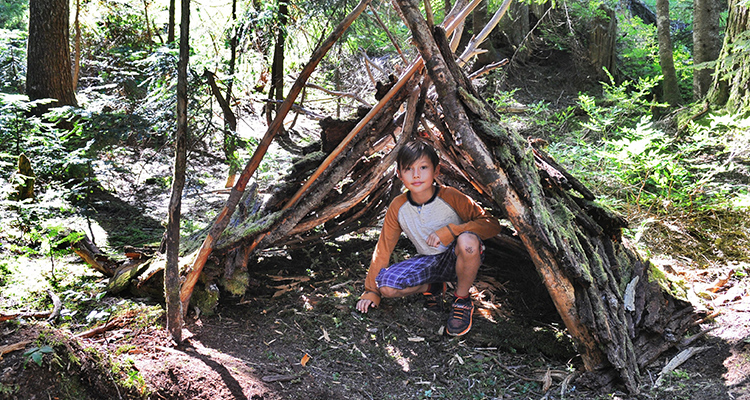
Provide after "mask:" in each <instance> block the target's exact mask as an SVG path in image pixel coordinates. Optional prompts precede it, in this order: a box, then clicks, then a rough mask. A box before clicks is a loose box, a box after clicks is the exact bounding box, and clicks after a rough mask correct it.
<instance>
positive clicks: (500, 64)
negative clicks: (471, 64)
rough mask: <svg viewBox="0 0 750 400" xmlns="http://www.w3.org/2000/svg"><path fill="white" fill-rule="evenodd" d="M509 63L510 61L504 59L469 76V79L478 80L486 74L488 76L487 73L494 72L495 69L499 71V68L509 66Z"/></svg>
mask: <svg viewBox="0 0 750 400" xmlns="http://www.w3.org/2000/svg"><path fill="white" fill-rule="evenodd" d="M508 62H509V61H508V59H507V58H504V59H502V60H500V61H498V62H496V63H492V64H489V65H485V66H484V67H482V68H480V69H478V70H476V71H474V72H473V73H472V74H471V75H469V76H468V78H469V80H474V79H477V78H479V77H480V76H482V75H484V74H487V73H489V72H490V71H492V70H494V69H498V68H500V67H502V66H503V65H505V64H508Z"/></svg>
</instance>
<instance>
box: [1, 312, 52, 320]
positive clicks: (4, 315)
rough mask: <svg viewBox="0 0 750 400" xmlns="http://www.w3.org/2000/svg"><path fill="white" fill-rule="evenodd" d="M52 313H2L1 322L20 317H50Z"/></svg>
mask: <svg viewBox="0 0 750 400" xmlns="http://www.w3.org/2000/svg"><path fill="white" fill-rule="evenodd" d="M50 315H52V311H28V312H10V313H0V322H3V321H10V320H14V319H18V318H49V316H50Z"/></svg>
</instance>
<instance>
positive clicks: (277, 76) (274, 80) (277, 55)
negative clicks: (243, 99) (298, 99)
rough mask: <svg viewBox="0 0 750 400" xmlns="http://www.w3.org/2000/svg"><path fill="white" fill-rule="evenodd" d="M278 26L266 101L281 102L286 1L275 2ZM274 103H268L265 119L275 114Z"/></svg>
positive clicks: (269, 118) (286, 15)
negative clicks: (277, 9)
mask: <svg viewBox="0 0 750 400" xmlns="http://www.w3.org/2000/svg"><path fill="white" fill-rule="evenodd" d="M276 3H277V5H278V8H279V11H278V26H277V28H276V29H277V32H276V44H275V45H274V48H273V63H272V64H271V88H270V89H269V90H268V99H269V100H277V101H281V100H283V99H284V44H285V42H286V23H287V19H288V17H289V7H288V5H287V0H277V2H276ZM274 104H276V103H272V102H268V103H267V105H266V113H267V114H266V118H267V119H268V121H269V125H270V123H271V120H272V119H273V113H272V112H271V111H272V110H273V111H275V112H277V111H278V106H274Z"/></svg>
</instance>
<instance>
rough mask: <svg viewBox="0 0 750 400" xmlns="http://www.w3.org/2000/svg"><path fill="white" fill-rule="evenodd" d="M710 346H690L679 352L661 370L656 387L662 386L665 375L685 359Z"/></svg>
mask: <svg viewBox="0 0 750 400" xmlns="http://www.w3.org/2000/svg"><path fill="white" fill-rule="evenodd" d="M707 348H708V347H690V348H687V349H685V350H683V351H681V352H680V353H679V354H677V355H676V356H674V358H672V359H671V360H669V362H668V363H667V365H665V366H664V368H662V369H661V372H659V377H658V378H657V379H656V382H655V383H654V387H657V386H661V384H662V382H663V381H664V377H665V376H666V375H667V374H669V373H671V372H672V371H674V370H675V369H677V367H679V366H680V365H682V364H683V363H684V362H685V361H687V360H688V359H690V357H692V356H693V355H695V354H697V353H700V352H701V351H703V350H706V349H707Z"/></svg>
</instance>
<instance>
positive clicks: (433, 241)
mask: <svg viewBox="0 0 750 400" xmlns="http://www.w3.org/2000/svg"><path fill="white" fill-rule="evenodd" d="M427 245H428V246H431V247H438V246H440V238H439V237H438V235H437V233H435V232H432V233H430V236H427Z"/></svg>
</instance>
